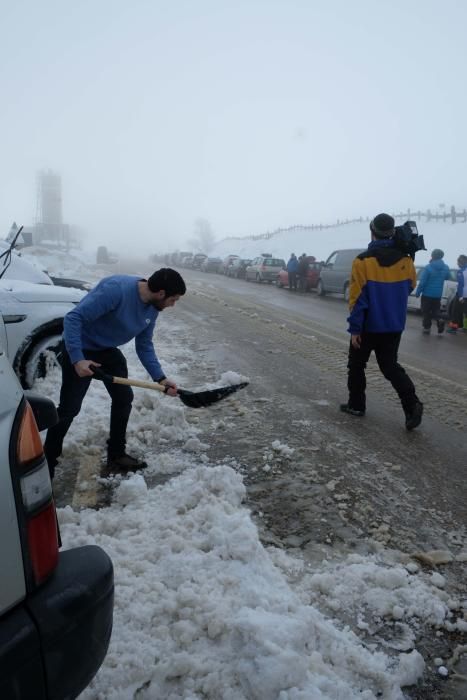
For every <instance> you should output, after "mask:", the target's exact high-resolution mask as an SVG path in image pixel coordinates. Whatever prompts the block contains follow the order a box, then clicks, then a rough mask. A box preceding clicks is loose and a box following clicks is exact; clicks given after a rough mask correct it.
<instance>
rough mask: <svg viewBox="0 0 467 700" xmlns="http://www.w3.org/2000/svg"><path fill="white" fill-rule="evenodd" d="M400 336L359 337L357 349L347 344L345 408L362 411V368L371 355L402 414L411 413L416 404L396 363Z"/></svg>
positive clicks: (412, 391)
mask: <svg viewBox="0 0 467 700" xmlns="http://www.w3.org/2000/svg"><path fill="white" fill-rule="evenodd" d="M401 335H402V333H362V336H361V338H362V343H361V346H360V348H358V349H357V348H354V347H353V345H352V343H351V344H350V350H349V360H348V364H347V368H348V370H349V373H348V381H347V387H348V389H349V402H348V403H349V406H350V407H351V408H354V409H356V410H357V411H364V410H365V408H366V398H365V390H366V377H365V368H366V364H367V362H368V360H369V358H370V355H371V353H372V351H374V353H375V355H376V361H377V362H378V365H379V368H380V370H381V372H382V374H383V375H384V377H385V378H386V379H387V380H388V381H390V382H391V384H392V386H393V387H394V389H395V390H396V391H397V393H398V395H399V398H400V400H401V404H402V408H403V409H404V411H409V412H410V411H412V410H413V408H414V406H415V403H416V402H417V401H418V398H417V395H416V393H415V387H414V385H413V383H412V380H411V379H410V377H409V376H408V374H407V373H406V371H405V370H404V368H403V367H401V366H400V364H399V363H398V361H397V353H398V350H399V344H400V341H401Z"/></svg>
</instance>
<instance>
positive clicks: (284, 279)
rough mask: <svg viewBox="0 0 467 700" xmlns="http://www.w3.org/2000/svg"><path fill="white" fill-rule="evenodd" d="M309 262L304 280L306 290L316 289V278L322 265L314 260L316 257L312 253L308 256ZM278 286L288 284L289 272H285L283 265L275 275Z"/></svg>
mask: <svg viewBox="0 0 467 700" xmlns="http://www.w3.org/2000/svg"><path fill="white" fill-rule="evenodd" d="M308 258H309V262H308V273H307V280H306V291H307V292H310V291H311V290H312V289H316V287H317V285H318V280H319V276H320V271H321V268H322V266H323V263H320V262H316V258H314V257H313V256H312V255H310V256H308ZM276 284H277V286H278V287H288V286H289V273H288V272H287V268H286V267H285V268H284V269H283V270H280V271H279V274H278V275H277V282H276Z"/></svg>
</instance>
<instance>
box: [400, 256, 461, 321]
mask: <svg viewBox="0 0 467 700" xmlns="http://www.w3.org/2000/svg"><path fill="white" fill-rule="evenodd" d="M423 269H424V267H423V266H418V265H416V266H415V270H416V271H417V286H416V287H415V289H414V290H413V292H412V294H410V296H409V298H408V299H407V308H408V309H410V310H411V311H416V312H418V313H420V312H421V303H422V301H421V297H416V296H415V294H416V292H417V287H418V280H419V279H420V275H421V274H422V271H423ZM449 272H450V274H451V277H450V279H448V280H446V281H445V283H444V286H443V295H442V297H441V311H443V313H448V314H449V313H450V311H449V309H450V305H451V303H452V301H453V299H454V297H455V295H456V291H457V270H453V269H451V270H450V271H449Z"/></svg>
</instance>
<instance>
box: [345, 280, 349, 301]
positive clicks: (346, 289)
mask: <svg viewBox="0 0 467 700" xmlns="http://www.w3.org/2000/svg"><path fill="white" fill-rule="evenodd" d="M344 301H345V302H347V304H348V303H349V301H350V285H349V284H345V285H344Z"/></svg>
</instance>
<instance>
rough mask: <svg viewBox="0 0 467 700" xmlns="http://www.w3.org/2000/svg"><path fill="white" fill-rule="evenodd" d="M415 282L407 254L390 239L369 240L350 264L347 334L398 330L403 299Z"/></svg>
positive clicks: (402, 318)
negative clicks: (368, 243)
mask: <svg viewBox="0 0 467 700" xmlns="http://www.w3.org/2000/svg"><path fill="white" fill-rule="evenodd" d="M416 284H417V274H416V272H415V267H414V264H413V260H412V258H411V257H410V256H409V255H407V254H405V253H402V252H401V251H400V250H398V249H397V248H395V246H394V241H393V240H391V239H390V240H382V241H381V240H378V241H372V242H371V243H370V245H369V246H368V250H367V251H366V252H365V253H361V254H360V255H359V256H358V257H356V258H355V260H354V261H353V264H352V275H351V278H350V300H349V307H350V316H349V318H348V319H347V320H348V322H349V328H348V330H349V333H352V335H359V334H360V333H362V332H365V333H401V332H402V331H403V330H404V328H405V321H406V317H407V298H408V296H409V294H410V293H411V292H412V290H413V289H414V288H415V286H416Z"/></svg>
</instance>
